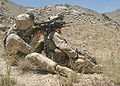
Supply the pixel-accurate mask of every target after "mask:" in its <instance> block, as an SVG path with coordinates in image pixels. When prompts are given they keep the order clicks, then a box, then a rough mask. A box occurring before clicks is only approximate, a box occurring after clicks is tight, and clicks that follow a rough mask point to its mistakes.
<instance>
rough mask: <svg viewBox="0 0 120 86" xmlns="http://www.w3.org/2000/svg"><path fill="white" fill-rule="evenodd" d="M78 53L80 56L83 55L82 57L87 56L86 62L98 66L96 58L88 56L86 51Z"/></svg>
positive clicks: (78, 51)
mask: <svg viewBox="0 0 120 86" xmlns="http://www.w3.org/2000/svg"><path fill="white" fill-rule="evenodd" d="M76 52H77V53H78V54H79V55H82V56H85V57H86V60H87V61H88V62H90V63H91V64H92V65H97V61H96V59H95V58H93V57H91V56H90V55H88V54H87V53H85V52H84V51H80V50H78V49H76Z"/></svg>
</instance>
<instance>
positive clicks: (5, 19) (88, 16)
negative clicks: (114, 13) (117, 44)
mask: <svg viewBox="0 0 120 86" xmlns="http://www.w3.org/2000/svg"><path fill="white" fill-rule="evenodd" d="M28 11H29V12H30V11H31V12H32V13H33V14H34V15H35V16H36V20H37V21H39V22H40V21H42V20H47V18H48V17H49V16H53V15H57V14H59V13H62V14H63V15H64V16H65V21H69V22H74V21H85V22H91V23H93V24H97V23H99V24H103V25H105V26H109V27H113V28H119V24H118V23H117V22H116V21H114V20H112V19H110V18H109V17H107V16H106V15H105V14H100V13H97V12H95V11H93V10H90V9H87V8H82V7H78V6H70V5H67V4H59V5H51V6H45V7H41V8H28V7H24V6H19V5H16V4H15V3H13V2H11V1H8V0H1V1H0V23H3V24H5V23H9V24H12V23H13V22H14V19H15V16H16V15H18V14H20V13H22V12H28Z"/></svg>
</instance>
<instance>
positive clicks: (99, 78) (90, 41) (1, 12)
mask: <svg viewBox="0 0 120 86" xmlns="http://www.w3.org/2000/svg"><path fill="white" fill-rule="evenodd" d="M28 11H29V12H31V13H33V14H34V15H35V21H36V22H41V21H46V20H47V18H48V17H50V16H54V15H57V14H59V13H61V14H63V15H64V21H66V22H67V23H68V26H66V27H63V28H62V32H63V34H62V36H63V37H64V38H65V39H66V40H67V41H68V43H69V44H71V45H72V46H73V47H74V48H78V49H80V50H84V51H86V52H87V53H89V54H90V55H91V56H93V57H95V58H96V59H97V60H98V62H99V63H100V64H102V65H103V71H102V73H101V74H96V73H95V74H80V76H74V77H71V78H66V77H63V76H60V75H59V74H51V73H46V72H43V71H29V72H28V71H22V70H21V68H22V67H23V66H24V64H23V61H21V63H19V64H20V66H11V67H10V66H8V65H7V63H6V62H7V61H6V60H5V57H6V56H5V54H4V48H3V38H4V33H5V32H4V31H0V86H120V76H119V75H120V62H119V59H120V31H119V30H118V29H120V28H119V24H118V23H117V22H116V21H115V20H112V18H109V17H108V16H106V15H107V14H100V13H97V12H95V11H93V10H90V9H87V8H82V7H78V6H71V5H68V4H59V5H51V6H45V7H41V8H29V7H24V6H19V5H16V4H15V3H13V2H10V1H8V0H0V24H5V25H10V26H11V25H12V24H13V23H14V20H15V16H16V15H18V14H20V13H22V12H28ZM113 15H115V14H113ZM5 29H6V28H5ZM8 83H10V84H11V83H13V84H12V85H8ZM4 84H5V85H4ZM6 84H7V85H6Z"/></svg>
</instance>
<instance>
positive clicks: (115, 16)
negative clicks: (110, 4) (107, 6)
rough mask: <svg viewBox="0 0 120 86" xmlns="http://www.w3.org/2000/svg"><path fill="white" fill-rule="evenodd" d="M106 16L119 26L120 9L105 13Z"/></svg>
mask: <svg viewBox="0 0 120 86" xmlns="http://www.w3.org/2000/svg"><path fill="white" fill-rule="evenodd" d="M106 15H107V16H109V17H110V18H111V19H113V20H114V21H117V22H118V23H119V24H120V9H118V10H115V11H112V12H109V13H106Z"/></svg>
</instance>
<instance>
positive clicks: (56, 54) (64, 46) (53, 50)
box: [46, 31, 77, 64]
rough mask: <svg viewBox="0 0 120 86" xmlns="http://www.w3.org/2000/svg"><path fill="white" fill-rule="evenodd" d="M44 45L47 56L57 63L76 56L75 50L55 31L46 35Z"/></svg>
mask: <svg viewBox="0 0 120 86" xmlns="http://www.w3.org/2000/svg"><path fill="white" fill-rule="evenodd" d="M46 45H47V48H48V53H47V54H48V57H49V58H50V59H52V60H54V61H56V62H57V63H60V64H61V63H62V64H64V62H65V60H68V59H69V58H75V57H76V56H77V53H76V51H75V50H74V49H73V48H72V47H71V46H70V45H68V43H67V42H66V40H65V39H64V38H63V37H62V36H61V35H60V34H59V33H57V32H55V31H53V32H51V33H50V34H49V35H48V37H47V40H46Z"/></svg>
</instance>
